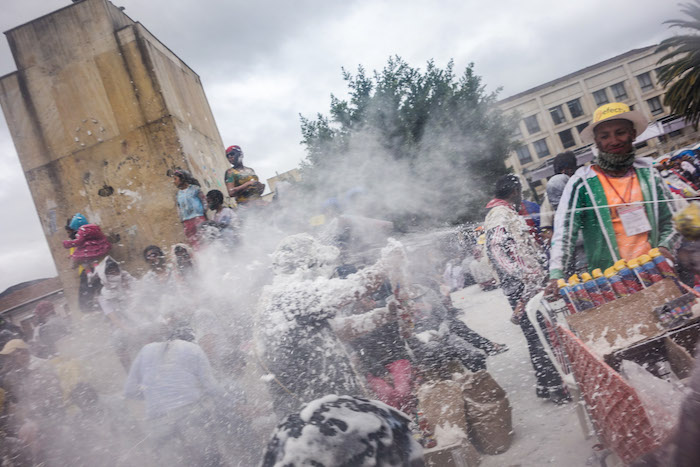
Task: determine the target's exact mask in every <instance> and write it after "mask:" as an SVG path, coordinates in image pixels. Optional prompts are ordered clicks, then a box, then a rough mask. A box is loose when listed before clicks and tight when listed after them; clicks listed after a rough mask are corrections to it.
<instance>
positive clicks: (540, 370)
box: [484, 174, 570, 404]
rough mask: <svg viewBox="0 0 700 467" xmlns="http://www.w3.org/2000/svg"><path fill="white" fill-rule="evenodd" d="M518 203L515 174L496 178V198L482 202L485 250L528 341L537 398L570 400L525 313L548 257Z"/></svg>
mask: <svg viewBox="0 0 700 467" xmlns="http://www.w3.org/2000/svg"><path fill="white" fill-rule="evenodd" d="M521 201H522V185H521V184H520V179H518V177H517V176H515V175H512V174H508V175H504V176H502V177H500V178H499V179H498V180H497V181H496V190H495V197H494V199H492V200H491V201H489V203H488V204H487V205H486V208H487V209H489V212H488V214H487V215H486V220H485V221H484V230H485V232H486V252H487V254H488V258H489V261H490V263H491V265H492V266H493V269H494V270H495V272H496V274H497V276H498V279H499V281H500V284H501V289H502V290H503V293H504V294H505V295H506V297H507V298H508V302H509V303H510V306H511V308H512V309H513V318H512V319H511V321H513V323H514V324H517V325H519V326H520V328H521V329H522V331H523V334H524V335H525V339H526V340H527V347H528V351H529V353H530V361H531V362H532V366H533V368H534V370H535V376H536V378H537V386H536V391H535V392H536V394H537V397H540V398H544V399H550V400H552V401H553V402H555V403H558V404H559V403H563V402H565V401H567V400H569V399H570V398H569V396H568V393H567V392H566V389H565V388H564V386H563V383H562V380H561V377H560V376H559V373H558V372H557V370H556V369H555V368H554V365H553V364H552V362H551V361H550V360H549V357H547V354H546V353H545V351H544V348H543V346H542V343H541V342H540V340H539V338H538V337H537V332H536V331H535V328H534V326H533V325H532V323H531V322H530V320H529V319H528V317H527V315H526V314H525V313H524V310H525V304H526V303H527V302H528V300H529V299H530V298H532V297H533V296H534V295H536V294H537V293H538V292H539V291H540V290H542V288H543V286H544V283H545V281H546V279H547V275H546V266H545V265H546V257H545V255H544V253H543V251H542V249H541V248H540V247H539V245H538V244H537V242H536V240H535V238H534V237H533V236H532V235H531V233H530V229H529V227H528V226H527V224H526V223H525V220H524V219H523V218H522V216H520V215H519V214H518V211H519V209H520V203H521Z"/></svg>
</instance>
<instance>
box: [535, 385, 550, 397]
mask: <svg viewBox="0 0 700 467" xmlns="http://www.w3.org/2000/svg"><path fill="white" fill-rule="evenodd" d="M535 394H536V395H537V397H539V398H540V399H549V388H546V387H544V386H535Z"/></svg>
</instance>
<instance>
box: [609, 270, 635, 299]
mask: <svg viewBox="0 0 700 467" xmlns="http://www.w3.org/2000/svg"><path fill="white" fill-rule="evenodd" d="M605 278H606V279H607V280H608V282H609V283H610V287H611V288H612V289H613V292H615V295H616V296H617V298H622V297H627V296H628V295H629V294H630V293H631V292H630V291H629V290H628V289H627V286H625V283H624V282H623V281H622V277H620V276H619V275H618V274H617V272H616V271H615V268H614V267H611V268H608V269H606V270H605Z"/></svg>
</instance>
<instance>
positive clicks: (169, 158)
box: [0, 0, 228, 304]
mask: <svg viewBox="0 0 700 467" xmlns="http://www.w3.org/2000/svg"><path fill="white" fill-rule="evenodd" d="M5 34H6V36H7V39H8V42H9V44H10V48H11V50H12V54H13V56H14V59H15V63H16V65H17V71H15V72H13V73H10V74H8V75H5V76H3V77H1V78H0V104H1V105H2V108H3V111H4V113H5V117H6V119H7V124H8V126H9V129H10V132H11V134H12V138H13V140H14V144H15V147H16V149H17V153H18V155H19V158H20V161H21V164H22V168H23V170H24V173H25V176H26V178H27V181H28V183H29V188H30V190H31V193H32V196H33V198H34V203H35V205H36V209H37V212H38V214H39V218H40V220H41V223H42V225H43V229H44V233H45V235H46V239H47V241H48V243H49V247H50V249H51V252H52V254H53V258H54V261H55V263H56V266H57V269H58V271H59V277H60V279H61V282H62V283H63V285H64V290H65V291H66V294H67V296H68V298H69V303H71V304H75V297H76V295H77V294H76V292H77V285H78V277H77V273H76V271H75V270H73V269H71V264H70V261H69V258H68V252H67V250H65V249H64V248H63V246H62V240H64V239H66V233H65V231H64V228H63V226H64V225H65V222H66V219H68V218H70V217H71V216H72V215H73V214H74V213H76V212H82V213H83V214H85V215H86V216H87V218H88V220H89V221H90V222H92V223H96V224H99V225H100V226H101V227H102V229H103V231H104V232H105V234H107V235H108V236H109V237H110V239H111V241H112V242H113V249H112V253H111V254H112V256H114V257H115V258H117V259H118V260H122V261H125V262H126V268H127V270H129V271H131V272H132V273H138V272H139V270H142V269H143V268H144V267H145V264H144V262H143V258H142V256H141V252H142V251H143V248H144V247H145V246H146V245H149V244H157V245H161V246H162V247H166V246H168V245H171V244H173V243H176V242H181V241H183V240H184V234H183V229H182V225H181V224H180V221H179V219H178V215H177V210H176V206H175V201H174V198H175V194H176V188H175V187H174V186H173V182H172V178H171V177H170V176H169V175H170V174H171V173H172V170H173V169H175V168H178V167H179V168H184V169H187V170H190V171H191V172H192V173H193V174H194V176H195V177H196V178H198V179H199V180H200V182H201V184H202V189H203V190H205V191H206V190H208V189H213V188H218V189H222V191H224V192H225V189H223V174H224V171H225V170H226V168H228V164H227V162H226V159H225V157H224V149H223V143H222V141H221V137H220V135H219V131H218V129H217V127H216V124H215V122H214V118H213V116H212V113H211V109H210V107H209V104H208V102H207V99H206V96H205V94H204V90H203V89H202V84H201V82H200V80H199V76H197V74H196V73H195V72H194V71H192V69H190V68H189V67H188V66H187V65H186V64H185V63H184V62H183V61H182V60H180V59H179V58H178V57H177V56H176V55H175V54H174V53H173V52H172V51H170V50H169V49H168V48H167V47H166V46H165V45H163V44H162V43H161V42H159V41H158V39H156V38H155V37H154V36H153V35H152V34H151V33H150V32H149V31H148V30H147V29H146V28H145V27H143V26H142V25H141V24H140V23H138V22H134V21H133V20H132V19H131V18H129V17H128V16H127V15H126V14H124V13H123V12H122V11H121V10H120V9H119V8H117V7H115V6H114V5H113V4H112V3H110V2H109V1H107V0H84V1H82V2H79V3H75V4H72V5H70V6H68V7H65V8H63V9H60V10H57V11H55V12H53V13H51V14H49V15H46V16H43V17H41V18H38V19H35V20H33V21H31V22H29V23H27V24H24V25H21V26H18V27H16V28H14V29H11V30H9V31H7V32H5Z"/></svg>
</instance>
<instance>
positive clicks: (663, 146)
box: [499, 45, 700, 192]
mask: <svg viewBox="0 0 700 467" xmlns="http://www.w3.org/2000/svg"><path fill="white" fill-rule="evenodd" d="M656 48H657V46H655V45H653V46H649V47H645V48H642V49H635V50H630V51H629V52H626V53H624V54H622V55H618V56H616V57H613V58H611V59H608V60H605V61H603V62H600V63H596V64H595V65H592V66H589V67H587V68H584V69H582V70H579V71H577V72H575V73H571V74H568V75H566V76H562V77H561V78H557V79H555V80H553V81H550V82H548V83H544V84H542V85H540V86H537V87H534V88H532V89H529V90H527V91H524V92H521V93H518V94H516V95H514V96H510V97H508V98H506V99H503V100H501V101H500V102H499V106H500V107H501V109H502V110H503V111H505V112H506V113H507V114H515V115H517V116H518V119H519V120H518V124H517V127H516V128H515V129H514V131H515V138H516V139H517V140H519V141H520V142H521V144H520V146H519V147H518V148H517V149H516V150H515V151H514V152H513V153H512V154H511V155H510V157H509V158H508V159H507V161H506V165H507V166H508V167H512V168H513V171H514V172H515V173H519V174H521V175H524V176H525V178H526V179H527V181H528V183H529V184H530V186H531V187H532V188H534V189H536V190H537V191H538V192H541V191H542V189H543V187H544V185H543V182H544V181H545V180H546V178H547V177H549V176H551V175H553V173H554V172H553V170H552V167H551V163H552V159H553V158H554V156H555V155H557V154H558V153H560V152H563V151H567V150H570V151H574V152H575V153H576V154H577V159H578V161H579V164H583V163H585V162H588V161H590V160H592V159H593V153H592V151H591V147H590V145H585V144H583V142H582V141H581V136H580V133H581V131H583V129H584V128H586V126H588V124H589V123H590V121H591V120H592V118H593V112H594V111H595V109H596V108H598V107H599V106H601V105H603V104H606V103H608V102H624V103H625V104H627V105H629V106H630V107H631V108H632V109H634V110H638V111H641V112H643V113H644V114H645V115H646V116H647V118H649V121H650V122H651V123H650V125H649V128H648V129H647V131H645V132H644V133H643V134H642V135H638V137H637V140H636V147H637V151H638V154H639V155H643V156H652V157H655V156H657V155H662V154H665V153H667V152H670V151H673V150H675V149H678V148H680V147H683V146H685V145H687V144H691V143H693V142H695V140H697V139H700V137H699V136H698V132H696V131H694V130H693V128H692V126H688V125H687V124H686V123H685V121H684V120H683V119H682V118H678V117H676V116H673V115H670V114H669V110H668V108H667V107H665V106H664V105H663V94H664V89H663V88H662V87H661V86H660V85H659V83H658V80H657V73H656V70H657V69H658V68H659V64H658V61H659V58H660V57H661V56H662V54H658V53H655V50H656Z"/></svg>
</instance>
